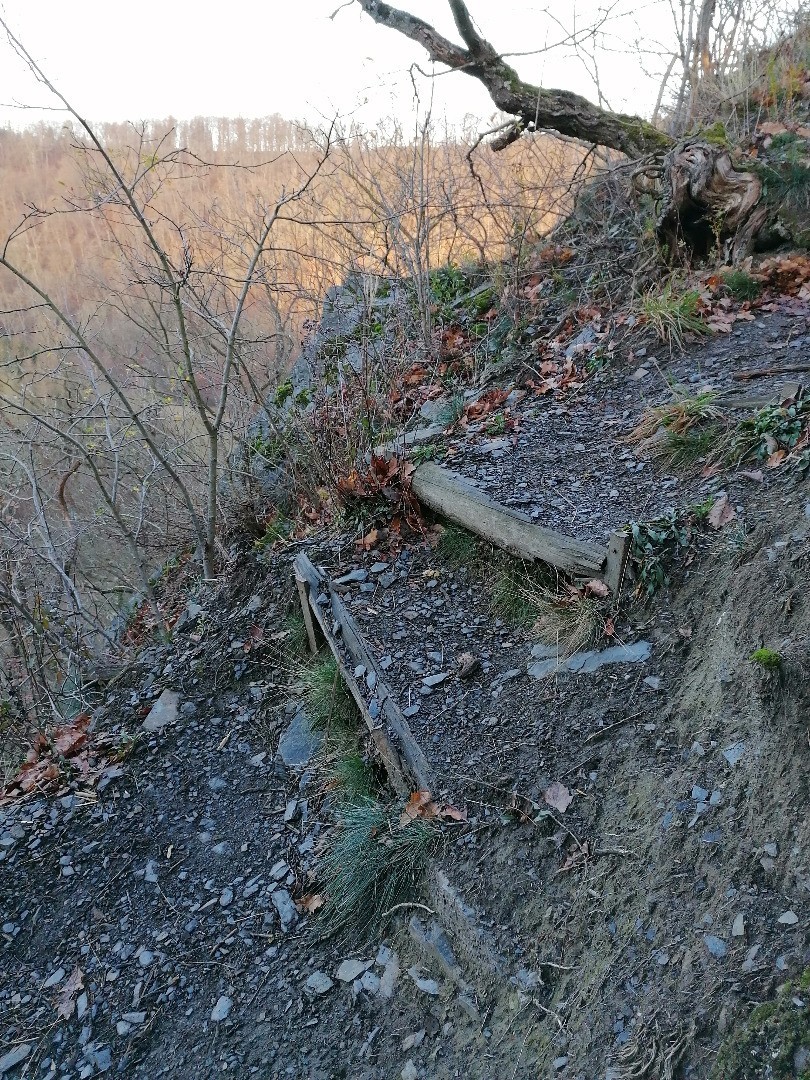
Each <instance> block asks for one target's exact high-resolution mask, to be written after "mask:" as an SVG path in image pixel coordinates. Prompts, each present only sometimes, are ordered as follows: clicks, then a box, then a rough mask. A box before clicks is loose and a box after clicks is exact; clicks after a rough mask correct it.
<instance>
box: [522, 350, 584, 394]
mask: <svg viewBox="0 0 810 1080" xmlns="http://www.w3.org/2000/svg"><path fill="white" fill-rule="evenodd" d="M532 371H533V372H534V374H535V375H536V376H537V378H536V379H527V381H526V386H527V387H528V388H529V389H530V390H534V392H535V394H537V395H538V396H539V397H542V396H543V395H545V394H551V393H555V392H558V391H560V390H577V389H578V388H579V387H580V386H582V385H583V383H584V382H585V373H584V372H583V371H582V370H580V369H578V368H577V367H576V365H575V364H574V361H573V360H572V359H571V358H570V357H569V358H568V359H567V360H563V361H559V360H543V361H542V362H541V363H540V364H538V365H537V367H534V368H532Z"/></svg>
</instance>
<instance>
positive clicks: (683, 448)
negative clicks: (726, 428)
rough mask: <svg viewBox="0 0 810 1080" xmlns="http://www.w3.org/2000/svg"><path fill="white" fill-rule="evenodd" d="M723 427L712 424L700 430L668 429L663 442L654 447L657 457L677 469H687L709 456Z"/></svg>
mask: <svg viewBox="0 0 810 1080" xmlns="http://www.w3.org/2000/svg"><path fill="white" fill-rule="evenodd" d="M721 433H722V428H720V426H719V425H717V424H710V425H709V426H708V427H705V428H703V429H702V430H700V431H686V432H684V433H683V434H681V433H679V432H677V431H668V432H667V433H666V435H665V436H664V439H663V440H662V442H661V443H660V444H659V445H658V446H656V447H655V448H654V453H655V455H656V457H660V458H662V459H663V460H665V461H666V462H667V463H668V465H669V466H670V467H671V468H672V469H675V470H680V469H686V468H689V466H691V465H694V463H695V462H696V461H699V460H701V459H702V458H706V457H709V455H710V454H711V452H712V450H713V449H714V448H715V446H716V445H717V443H718V440H719V438H720V436H721Z"/></svg>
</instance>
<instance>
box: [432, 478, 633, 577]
mask: <svg viewBox="0 0 810 1080" xmlns="http://www.w3.org/2000/svg"><path fill="white" fill-rule="evenodd" d="M411 491H412V492H413V493H414V495H415V496H416V497H417V499H418V500H419V501H420V502H421V503H422V504H423V505H424V506H427V507H429V508H430V509H431V510H433V511H434V512H435V513H436V514H438V515H440V516H441V517H443V518H446V519H447V520H448V521H452V522H454V524H456V525H461V526H463V527H464V528H465V529H468V530H469V531H470V532H472V533H475V534H476V535H477V536H480V537H482V538H483V539H484V540H488V541H489V542H490V543H491V544H494V545H495V546H496V547H499V548H503V550H504V551H508V552H509V553H510V554H512V555H517V556H518V558H521V559H526V560H527V561H530V562H534V561H539V562H544V563H548V564H549V565H550V566H553V567H555V568H556V569H557V570H561V571H562V572H563V573H565V574H568V575H570V576H571V577H573V578H600V579H601V580H603V581H604V582H605V584H606V585H607V586H608V588H609V589H610V590H611V592H613V593H614V594H617V593H618V592H619V589H620V587H621V581H622V576H623V574H624V569H625V565H626V562H627V555H628V552H629V548H630V537H629V535H628V534H627V533H626V532H614V533H613V534H612V535H611V537H610V540H609V542H608V545H607V547H603V546H601V545H599V544H591V543H589V542H587V541H585V540H575V539H574V538H573V537H570V536H566V535H565V534H564V533H561V532H557V531H556V530H554V529H547V528H545V527H544V526H542V525H536V524H535V523H534V522H533V521H532V520H531V518H529V517H527V516H526V514H522V513H521V512H520V511H519V510H513V509H512V508H511V507H508V506H503V505H502V504H501V503H498V502H496V501H495V500H494V499H491V498H490V497H489V496H488V495H485V494H484V492H483V491H480V490H479V489H478V488H476V487H474V486H473V485H472V484H471V483H470V482H469V481H468V480H465V479H464V477H462V476H459V475H458V474H457V473H453V472H450V470H449V469H443V468H442V467H441V466H440V465H437V464H436V463H435V462H432V461H426V462H425V463H424V464H422V465H420V466H419V467H418V469H416V471H415V472H414V474H413V476H412V477H411Z"/></svg>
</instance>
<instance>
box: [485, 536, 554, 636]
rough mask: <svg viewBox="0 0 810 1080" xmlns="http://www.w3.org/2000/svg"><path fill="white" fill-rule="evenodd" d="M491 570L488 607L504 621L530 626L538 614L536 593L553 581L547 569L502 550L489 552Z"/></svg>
mask: <svg viewBox="0 0 810 1080" xmlns="http://www.w3.org/2000/svg"><path fill="white" fill-rule="evenodd" d="M492 561H493V563H494V567H493V569H494V570H495V578H494V584H493V586H492V598H491V604H492V610H493V611H494V612H495V614H496V615H498V616H499V617H500V618H502V619H503V620H504V621H505V622H509V623H512V624H513V625H515V626H531V625H532V624H533V623H534V621H535V619H536V618H537V615H538V609H537V601H536V596H537V595H538V594H539V593H542V592H544V591H547V590H549V589H550V588H551V586H552V584H553V579H552V577H551V575H550V574H549V572H548V570H547V569H545V568H544V567H542V566H539V565H535V564H531V563H524V562H521V560H520V559H515V558H512V556H511V555H506V554H504V553H503V552H495V551H493V553H492Z"/></svg>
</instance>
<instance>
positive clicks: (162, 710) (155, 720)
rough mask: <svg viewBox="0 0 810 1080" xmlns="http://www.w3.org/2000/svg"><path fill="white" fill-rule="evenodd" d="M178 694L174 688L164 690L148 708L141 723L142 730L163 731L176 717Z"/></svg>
mask: <svg viewBox="0 0 810 1080" xmlns="http://www.w3.org/2000/svg"><path fill="white" fill-rule="evenodd" d="M179 702H180V695H179V694H178V693H177V692H176V691H174V690H164V691H163V693H162V694H161V695H160V697H159V698H158V699H157V701H156V702H155V704H154V705H153V706H152V708H151V709H150V710H149V715H148V716H147V717H146V719H145V720H144V722H143V723H142V724H141V728H142V729H143V730H144V731H163V729H164V728H165V727H168V726H169V724H173V723H174V722H175V720H176V719H177V706H178V704H179Z"/></svg>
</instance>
